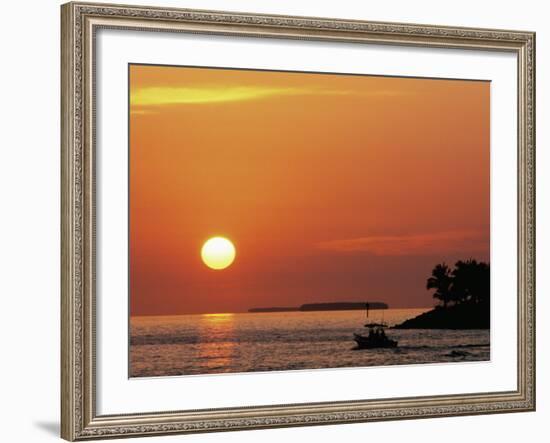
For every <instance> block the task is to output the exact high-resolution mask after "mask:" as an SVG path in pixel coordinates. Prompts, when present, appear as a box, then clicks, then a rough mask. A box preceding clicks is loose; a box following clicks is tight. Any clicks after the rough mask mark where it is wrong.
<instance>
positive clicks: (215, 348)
mask: <svg viewBox="0 0 550 443" xmlns="http://www.w3.org/2000/svg"><path fill="white" fill-rule="evenodd" d="M425 311H426V309H388V310H384V311H371V314H370V317H369V321H385V322H386V323H388V324H389V325H394V324H397V323H400V322H402V321H403V320H405V319H407V318H411V317H415V316H416V315H419V314H421V313H422V312H425ZM365 320H366V318H365V312H363V311H324V312H277V313H243V314H204V315H180V316H163V317H132V319H131V322H130V335H131V339H130V340H131V343H130V375H131V376H132V377H148V376H166V375H185V374H216V373H224V372H251V371H284V370H293V369H319V368H340V367H361V366H381V365H400V364H419V363H435V362H459V361H482V360H489V358H490V346H489V331H488V330H458V331H452V330H392V329H388V330H387V334H388V336H389V337H390V338H393V339H395V340H398V341H399V347H398V348H396V349H365V350H354V347H355V342H354V341H353V333H354V332H357V333H364V332H365V328H364V327H363V325H364V323H365Z"/></svg>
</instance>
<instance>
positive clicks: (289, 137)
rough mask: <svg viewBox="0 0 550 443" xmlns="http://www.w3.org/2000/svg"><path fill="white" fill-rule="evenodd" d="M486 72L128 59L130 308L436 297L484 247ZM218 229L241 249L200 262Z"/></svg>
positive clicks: (410, 301) (147, 310) (485, 252)
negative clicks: (433, 283) (449, 267)
mask: <svg viewBox="0 0 550 443" xmlns="http://www.w3.org/2000/svg"><path fill="white" fill-rule="evenodd" d="M489 94H490V83H488V82H474V81H456V80H430V79H407V78H388V77H369V76H352V75H334V74H310V73H289V72H266V71H243V70H225V69H199V68H185V67H163V66H141V65H131V66H130V148H129V149H130V291H131V294H130V300H131V314H132V315H149V314H177V313H199V312H239V311H245V310H247V309H248V308H250V307H261V306H298V305H300V304H302V303H306V302H322V301H338V300H342V301H362V300H371V301H374V300H379V301H385V302H387V303H388V304H390V306H391V307H415V306H421V307H425V306H431V305H432V304H433V301H432V298H431V293H429V292H428V291H426V289H425V282H426V278H427V277H428V275H429V273H430V271H431V269H432V267H433V265H435V264H436V263H438V262H440V261H446V262H447V263H454V262H455V261H456V260H457V259H460V258H469V257H474V258H478V259H481V260H488V259H489ZM215 235H223V236H225V237H227V238H229V239H231V240H232V241H233V243H234V244H235V247H236V250H237V258H236V260H235V262H234V263H233V265H232V266H230V267H229V268H227V269H225V270H221V271H215V270H211V269H209V268H207V267H206V266H205V265H204V264H203V263H202V261H201V258H200V249H201V246H202V244H203V243H204V242H205V241H206V240H207V239H208V238H209V237H212V236H215Z"/></svg>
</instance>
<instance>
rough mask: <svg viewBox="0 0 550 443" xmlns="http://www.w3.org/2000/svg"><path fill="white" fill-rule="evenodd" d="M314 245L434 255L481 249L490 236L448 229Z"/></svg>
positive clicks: (340, 249)
mask: <svg viewBox="0 0 550 443" xmlns="http://www.w3.org/2000/svg"><path fill="white" fill-rule="evenodd" d="M317 246H318V247H319V248H320V249H322V250H326V251H332V252H341V253H358V252H366V253H370V254H374V255H381V256H384V255H386V256H406V255H436V254H441V253H446V254H447V253H471V252H484V251H487V250H488V248H489V238H488V236H487V235H486V234H484V233H481V232H477V231H447V232H438V233H430V234H407V235H383V236H368V237H358V238H351V239H343V240H331V241H325V242H321V243H319V244H318V245H317Z"/></svg>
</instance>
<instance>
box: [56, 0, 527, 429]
mask: <svg viewBox="0 0 550 443" xmlns="http://www.w3.org/2000/svg"><path fill="white" fill-rule="evenodd" d="M61 13H62V373H61V377H62V392H61V397H62V426H61V432H62V437H63V438H65V439H67V440H85V439H93V438H107V437H122V436H126V437H127V436H144V435H159V434H170V433H192V432H206V431H224V430H231V429H251V428H255V429H259V428H268V427H281V426H302V425H319V424H334V423H350V422H358V421H375V420H392V419H403V418H422V417H439V416H449V415H467V414H484V413H497V412H514V411H531V410H534V408H535V346H534V344H535V324H534V323H535V293H534V291H535V281H534V279H535V218H534V211H535V198H534V196H535V177H534V173H535V165H534V162H535V160H534V158H535V127H534V122H535V118H534V115H535V103H534V88H535V36H534V34H533V33H531V32H525V31H502V30H490V29H469V28H452V27H443V26H434V25H413V24H395V23H378V22H361V21H352V20H335V19H327V18H306V17H286V16H267V15H257V14H247V13H228V12H217V11H194V10H183V9H166V8H155V7H132V6H122V5H105V4H90V3H78V2H77V3H68V4H66V5H63V6H62V8H61ZM450 380H452V382H450Z"/></svg>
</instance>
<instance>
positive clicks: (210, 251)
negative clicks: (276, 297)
mask: <svg viewBox="0 0 550 443" xmlns="http://www.w3.org/2000/svg"><path fill="white" fill-rule="evenodd" d="M201 258H202V261H203V262H204V264H205V265H206V266H208V267H209V268H211V269H216V270H219V269H225V268H227V267H228V266H230V265H231V263H233V261H234V260H235V246H233V243H231V241H230V240H228V239H227V238H225V237H212V238H209V239H208V240H207V241H206V242H205V243H204V245H202V249H201Z"/></svg>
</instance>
